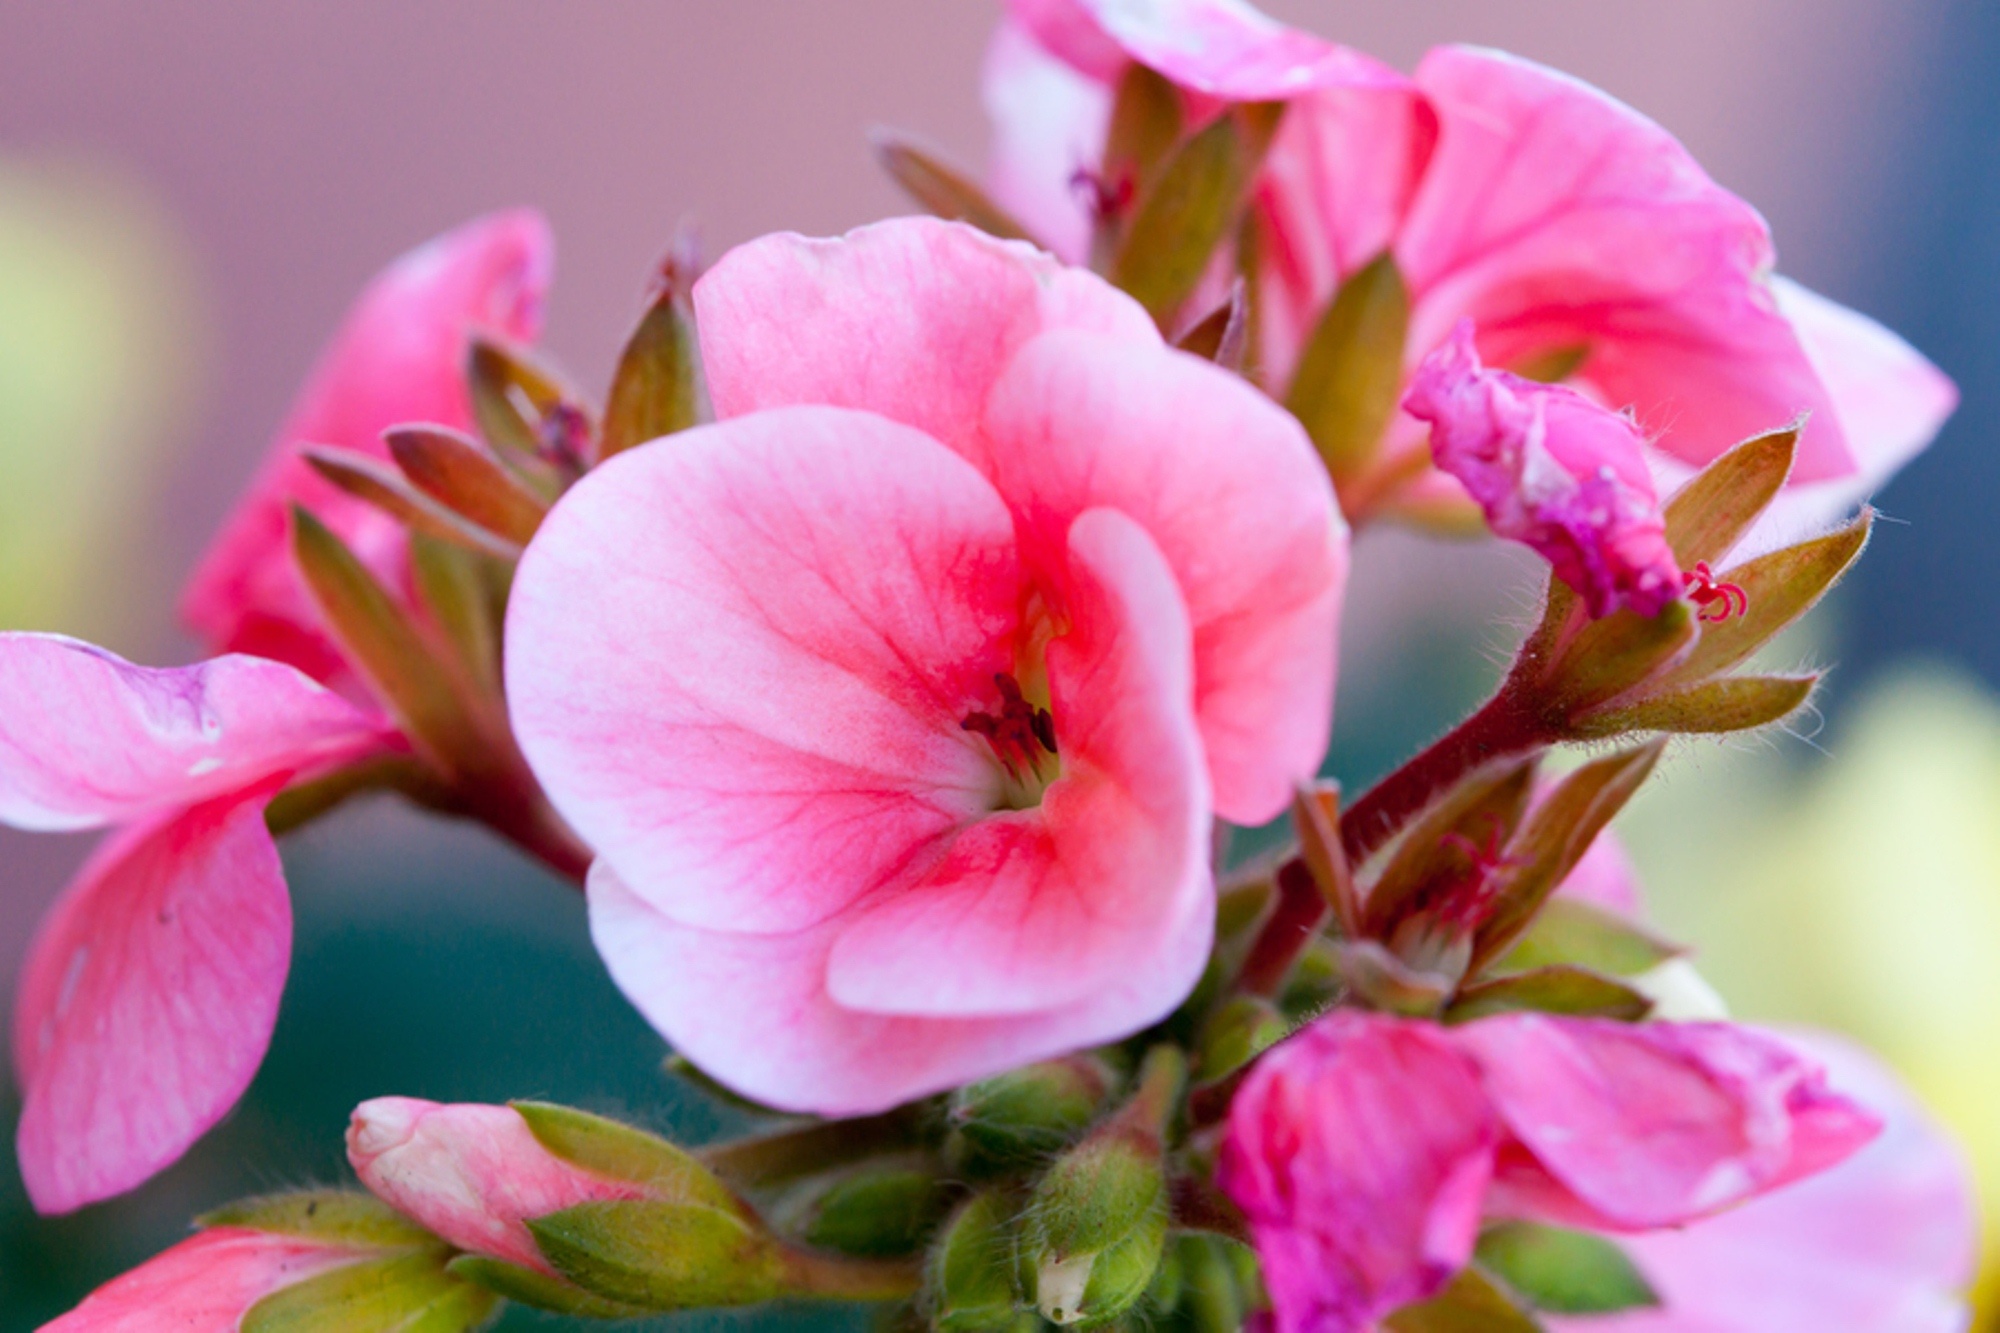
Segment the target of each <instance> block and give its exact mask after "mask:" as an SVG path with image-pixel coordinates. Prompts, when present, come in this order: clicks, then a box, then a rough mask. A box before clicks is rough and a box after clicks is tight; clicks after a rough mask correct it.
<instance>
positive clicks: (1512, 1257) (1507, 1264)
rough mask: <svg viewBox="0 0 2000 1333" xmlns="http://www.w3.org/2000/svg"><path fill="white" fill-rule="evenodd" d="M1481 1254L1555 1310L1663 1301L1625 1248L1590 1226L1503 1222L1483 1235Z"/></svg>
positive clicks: (1529, 1297) (1532, 1298)
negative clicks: (1575, 1228) (1573, 1228)
mask: <svg viewBox="0 0 2000 1333" xmlns="http://www.w3.org/2000/svg"><path fill="white" fill-rule="evenodd" d="M1475 1253H1476V1255H1477V1257H1478V1261H1479V1263H1480V1265H1481V1266H1482V1267H1484V1268H1485V1269H1487V1270H1488V1271H1490V1272H1492V1273H1493V1274H1495V1275H1496V1276H1497V1277H1499V1278H1500V1279H1501V1280H1502V1281H1503V1282H1505V1283H1506V1284H1507V1285H1508V1286H1509V1287H1511V1288H1512V1289H1513V1290H1514V1291H1516V1292H1518V1293H1520V1295H1521V1297H1522V1298H1523V1299H1524V1300H1526V1301H1528V1303H1529V1304H1531V1305H1533V1306H1534V1307H1535V1308H1536V1309H1538V1310H1546V1311H1548V1312H1549V1313H1550V1314H1616V1313H1618V1312H1619V1311H1621V1310H1640V1309H1648V1308H1653V1307H1657V1306H1658V1305H1659V1304H1660V1297H1659V1294H1658V1293H1657V1292H1655V1291H1654V1290H1653V1287H1652V1284H1651V1283H1649V1282H1647V1281H1646V1278H1645V1275H1644V1274H1642V1273H1641V1272H1640V1271H1639V1269H1638V1267H1637V1266H1636V1265H1634V1264H1633V1262H1632V1260H1631V1259H1630V1258H1629V1257H1627V1256H1626V1254H1625V1252H1624V1251H1623V1250H1621V1249H1619V1248H1618V1246H1617V1245H1615V1244H1613V1243H1612V1242H1611V1241H1610V1240H1608V1239H1606V1238H1605V1237H1603V1236H1599V1235H1594V1234H1592V1233H1590V1232H1587V1231H1571V1230H1568V1229H1567V1228H1564V1227H1551V1226H1543V1225H1541V1224H1539V1223H1535V1222H1500V1223H1496V1224H1494V1225H1493V1226H1490V1227H1488V1228H1487V1229H1486V1230H1485V1231H1484V1232H1482V1233H1481V1234H1480V1237H1479V1248H1478V1249H1477V1251H1475Z"/></svg>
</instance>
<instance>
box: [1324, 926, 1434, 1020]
mask: <svg viewBox="0 0 2000 1333" xmlns="http://www.w3.org/2000/svg"><path fill="white" fill-rule="evenodd" d="M1332 953H1333V959H1334V963H1335V965H1336V967H1338V969H1339V971H1340V979H1341V982H1342V983H1343V984H1344V985H1345V986H1346V987H1347V988H1348V989H1349V990H1350V991H1352V992H1353V994H1354V997H1355V998H1356V999H1358V1000H1360V1001H1362V1002H1363V1003H1365V1004H1366V1005H1367V1006H1368V1007H1369V1008H1371V1009H1376V1010H1379V1011H1381V1012H1382V1013H1385V1014H1399V1015H1401V1016H1402V1017H1404V1018H1435V1017H1436V1016H1437V1013H1438V1011H1439V1010H1440V1009H1442V1008H1443V1007H1444V1002H1445V999H1446V998H1447V997H1448V996H1449V995H1450V994H1451V988H1452V984H1453V980H1454V979H1453V978H1451V977H1441V976H1437V975H1435V974H1433V973H1430V972H1419V971H1417V970H1416V969H1414V968H1412V967H1411V966H1410V965H1409V964H1408V963H1405V962H1404V961H1403V960H1402V959H1400V958H1398V957H1397V956H1396V955H1395V954H1393V953H1390V952H1389V950H1387V949H1386V948H1384V947H1383V946H1382V945H1381V944H1380V943H1378V942H1377V941H1375V940H1343V941H1341V942H1340V943H1338V944H1336V945H1335V946H1334V948H1333V950H1332Z"/></svg>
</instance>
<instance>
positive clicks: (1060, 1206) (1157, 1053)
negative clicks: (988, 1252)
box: [1024, 1046, 1186, 1327]
mask: <svg viewBox="0 0 2000 1333" xmlns="http://www.w3.org/2000/svg"><path fill="white" fill-rule="evenodd" d="M1185 1080H1186V1063H1185V1061H1184V1059H1183V1057H1182V1056H1181V1055H1180V1053H1179V1052H1178V1051H1176V1050H1174V1049H1173V1048H1171V1047H1164V1046H1163V1047H1157V1048H1155V1049H1154V1050H1153V1051H1152V1052H1151V1053H1150V1054H1149V1055H1148V1056H1147V1059H1146V1066H1145V1068H1144V1069H1143V1070H1142V1071H1141V1073H1140V1076H1139V1085H1138V1090H1137V1091H1136V1092H1135V1093H1134V1095H1133V1097H1132V1100H1131V1101H1130V1102H1128V1103H1126V1105H1125V1106H1124V1107H1122V1108H1121V1109H1120V1110H1119V1111H1118V1113H1117V1114H1116V1115H1114V1116H1113V1117H1112V1118H1111V1119H1110V1120H1108V1121H1106V1122H1105V1123H1104V1124H1103V1125H1101V1126H1100V1127H1099V1128H1098V1129H1096V1130H1095V1131H1093V1132H1092V1133H1091V1135H1090V1136H1089V1137H1088V1138H1086V1139H1085V1140H1084V1141H1083V1142H1082V1143H1080V1144H1078V1145H1077V1146H1076V1147H1074V1148H1072V1149H1070V1150H1069V1151H1068V1152H1067V1153H1065V1154H1063V1155H1062V1156H1061V1157H1060V1158H1058V1159H1057V1160H1056V1162H1055V1164H1054V1165H1053V1166H1051V1167H1050V1168H1049V1170H1048V1172H1047V1173H1046V1174H1045V1175H1043V1177H1042V1178H1041V1180H1040V1181H1039V1182H1037V1184H1036V1186H1035V1192H1034V1198H1033V1200H1032V1201H1031V1203H1030V1204H1029V1208H1028V1223H1027V1232H1026V1236H1025V1246H1024V1256H1025V1269H1026V1273H1027V1275H1028V1277H1029V1280H1030V1281H1031V1282H1032V1283H1033V1285H1034V1297H1035V1304H1036V1305H1037V1307H1039V1308H1040V1310H1041V1312H1042V1316H1043V1317H1044V1318H1046V1319H1048V1320H1050V1321H1051V1322H1053V1323H1057V1324H1081V1325H1084V1326H1086V1327H1096V1326H1098V1325H1101V1324H1105V1323H1108V1322H1109V1321H1111V1320H1113V1319H1115V1318H1117V1317H1118V1316H1119V1315H1121V1314H1123V1313H1124V1312H1125V1311H1126V1310H1127V1309H1129V1308H1131V1306H1132V1305H1133V1304H1134V1303H1136V1302H1137V1301H1138V1299H1139V1298H1140V1297H1141V1296H1142V1295H1144V1294H1145V1292H1146V1288H1147V1287H1148V1286H1149V1285H1150V1284H1151V1283H1152V1280H1153V1274H1154V1272H1155V1270H1156V1269H1157V1268H1158V1267H1159V1263H1160V1255H1161V1251H1162V1250H1163V1249H1164V1247H1165V1244H1166V1238H1167V1180H1166V1167H1165V1156H1166V1142H1165V1140H1166V1130H1167V1125H1168V1122H1169V1121H1170V1120H1171V1118H1172V1116H1173V1113H1174V1110H1175V1108H1176V1106H1177V1105H1178V1103H1179V1100H1180V1094H1181V1090H1182V1086H1183V1084H1184V1082H1185Z"/></svg>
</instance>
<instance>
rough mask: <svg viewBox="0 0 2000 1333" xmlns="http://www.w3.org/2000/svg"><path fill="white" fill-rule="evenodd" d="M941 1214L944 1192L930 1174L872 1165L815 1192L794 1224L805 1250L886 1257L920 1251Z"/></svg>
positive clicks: (842, 1176) (904, 1168)
mask: <svg viewBox="0 0 2000 1333" xmlns="http://www.w3.org/2000/svg"><path fill="white" fill-rule="evenodd" d="M943 1212H944V1193H943V1190H942V1188H941V1186H940V1183H939V1181H938V1179H937V1177H936V1176H935V1175H933V1174H932V1173H931V1172H929V1171H924V1170H920V1169H918V1168H916V1167H912V1166H874V1167H863V1168H861V1169H859V1170H855V1171H850V1172H847V1173H846V1174H844V1175H841V1176H839V1177H837V1178H835V1179H834V1180H832V1181H831V1182H830V1183H828V1184H826V1185H825V1186H823V1187H822V1188H820V1189H818V1190H816V1191H814V1192H813V1194H812V1195H811V1196H810V1197H809V1198H808V1199H807V1200H806V1201H805V1204H804V1206H803V1207H802V1208H801V1209H799V1211H798V1213H797V1214H796V1215H795V1216H796V1219H797V1220H796V1221H795V1222H794V1224H793V1225H794V1229H795V1230H796V1232H797V1234H798V1235H800V1236H801V1237H803V1238H804V1240H805V1242H806V1243H807V1244H808V1245H816V1246H818V1247H819V1248H820V1249H823V1250H838V1251H839V1252H840V1253H842V1254H858V1255H864V1256H871V1257H880V1258H887V1257H889V1256H891V1255H898V1254H914V1253H915V1252H916V1251H917V1250H919V1249H921V1248H922V1247H923V1244H924V1241H925V1240H926V1239H927V1238H928V1237H929V1236H930V1233H931V1229H932V1228H933V1227H935V1226H936V1225H937V1222H938V1218H939V1217H940V1216H941V1215H942V1214H943Z"/></svg>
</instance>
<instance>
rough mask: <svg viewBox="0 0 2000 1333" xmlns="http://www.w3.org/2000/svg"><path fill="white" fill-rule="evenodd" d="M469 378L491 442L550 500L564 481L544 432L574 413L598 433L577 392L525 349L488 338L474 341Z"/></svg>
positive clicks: (484, 431) (585, 427) (474, 408)
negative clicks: (559, 418) (547, 426)
mask: <svg viewBox="0 0 2000 1333" xmlns="http://www.w3.org/2000/svg"><path fill="white" fill-rule="evenodd" d="M465 378H466V387H467V388H468V389H470V391H471V394H472V415H473V420H474V421H476V422H477V423H478V425H479V433H480V435H481V436H482V437H484V439H485V440H486V443H487V444H489V445H491V446H492V448H493V451H494V452H495V453H497V454H499V455H500V456H501V457H503V458H506V459H507V460H508V461H509V462H510V463H512V464H513V465H514V466H515V467H516V468H518V469H520V470H521V472H522V473H523V474H524V476H525V477H526V478H527V479H528V480H529V481H530V483H531V484H539V485H540V487H541V488H542V489H543V490H545V491H546V492H547V493H548V494H549V495H551V496H553V495H554V494H555V493H556V492H557V491H559V490H561V488H562V480H563V478H562V476H561V475H560V470H559V469H558V468H556V467H555V466H554V465H552V463H551V460H550V456H549V450H548V443H549V442H548V441H547V440H546V439H544V438H543V427H544V425H545V424H546V423H547V422H549V421H550V420H552V419H554V418H556V417H557V416H558V414H569V415H572V416H573V417H574V418H575V419H576V422H577V424H578V425H579V426H580V427H581V428H582V429H583V430H585V431H586V432H594V430H595V423H594V422H592V421H591V420H590V415H589V413H588V412H587V411H586V410H585V409H584V407H583V406H582V404H581V402H580V401H579V399H578V395H577V394H576V393H575V391H574V390H572V389H571V388H570V387H569V385H567V384H566V383H564V382H563V379H562V377H561V376H560V375H558V374H557V373H556V372H555V371H554V370H553V369H552V368H550V367H549V366H547V365H545V364H543V363H542V362H541V361H540V360H539V359H537V358H536V357H535V356H534V355H533V354H532V353H530V352H528V351H527V350H526V349H524V348H520V347H515V346H512V345H511V344H508V343H504V342H501V341H499V340H497V339H494V338H490V337H486V336H484V335H474V337H473V338H472V340H471V347H470V350H469V351H468V352H467V355H466V367H465ZM566 461H567V462H571V463H580V462H581V461H583V460H581V459H574V460H566Z"/></svg>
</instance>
